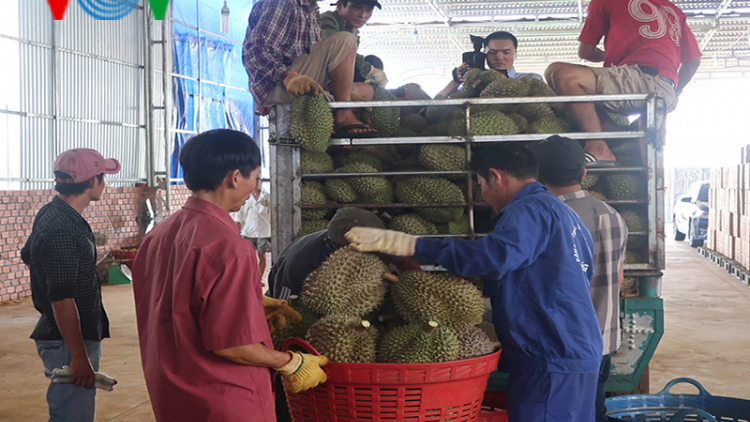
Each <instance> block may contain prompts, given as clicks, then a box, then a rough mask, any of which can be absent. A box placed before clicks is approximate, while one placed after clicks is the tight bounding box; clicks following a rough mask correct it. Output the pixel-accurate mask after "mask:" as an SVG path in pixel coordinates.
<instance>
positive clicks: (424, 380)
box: [283, 337, 500, 422]
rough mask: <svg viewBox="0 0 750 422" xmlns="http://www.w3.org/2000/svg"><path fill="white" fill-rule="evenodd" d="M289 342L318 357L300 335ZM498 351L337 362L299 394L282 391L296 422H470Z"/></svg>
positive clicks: (474, 416) (477, 408)
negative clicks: (410, 360)
mask: <svg viewBox="0 0 750 422" xmlns="http://www.w3.org/2000/svg"><path fill="white" fill-rule="evenodd" d="M293 345H297V346H301V347H302V348H304V349H305V350H307V351H308V352H309V353H312V354H315V355H319V353H318V351H317V350H315V348H313V347H312V346H311V345H310V344H308V343H307V342H305V341H304V340H302V339H298V338H294V337H292V338H289V339H287V340H286V341H285V342H284V345H283V350H287V349H288V348H290V347H291V346H293ZM499 359H500V351H497V352H495V353H492V354H489V355H485V356H480V357H477V358H472V359H464V360H457V361H451V362H439V363H420V364H399V363H340V362H329V363H328V365H326V366H324V367H323V369H324V370H325V372H326V374H327V375H328V381H326V382H325V383H324V384H321V385H319V386H317V387H315V388H313V389H310V390H307V391H303V392H301V393H297V394H294V393H289V392H286V399H287V403H288V404H289V412H290V414H291V416H292V420H293V421H294V422H319V421H320V422H323V421H325V422H357V421H371V422H375V421H408V422H443V421H452V422H473V421H476V420H477V417H478V416H479V412H480V410H481V407H482V399H483V397H484V390H485V388H486V387H487V380H488V379H489V376H490V373H491V372H492V371H494V370H495V369H497V362H498V360H499Z"/></svg>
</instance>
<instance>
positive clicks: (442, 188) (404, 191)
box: [396, 176, 464, 223]
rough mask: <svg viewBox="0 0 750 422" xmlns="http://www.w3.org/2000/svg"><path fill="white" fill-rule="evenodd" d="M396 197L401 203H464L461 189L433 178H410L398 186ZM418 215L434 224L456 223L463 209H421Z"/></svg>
mask: <svg viewBox="0 0 750 422" xmlns="http://www.w3.org/2000/svg"><path fill="white" fill-rule="evenodd" d="M396 197H397V198H398V200H399V201H401V202H418V203H425V202H464V194H463V192H461V188H459V187H458V186H456V185H455V184H453V183H451V182H450V181H448V180H446V179H443V178H440V177H431V176H414V177H408V178H405V179H403V180H401V181H399V182H398V183H397V184H396ZM415 211H416V213H417V214H419V215H420V216H422V217H423V218H424V219H426V220H428V221H431V222H433V223H449V222H451V221H456V220H458V219H459V218H461V216H462V215H463V213H464V209H463V207H429V208H428V207H420V208H416V209H415Z"/></svg>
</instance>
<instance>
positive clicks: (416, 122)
mask: <svg viewBox="0 0 750 422" xmlns="http://www.w3.org/2000/svg"><path fill="white" fill-rule="evenodd" d="M401 126H402V127H405V128H406V129H409V130H411V131H413V132H414V133H419V132H421V131H423V130H424V129H425V128H426V127H427V126H429V123H428V122H427V119H425V118H424V117H422V116H420V115H419V114H407V115H402V116H401Z"/></svg>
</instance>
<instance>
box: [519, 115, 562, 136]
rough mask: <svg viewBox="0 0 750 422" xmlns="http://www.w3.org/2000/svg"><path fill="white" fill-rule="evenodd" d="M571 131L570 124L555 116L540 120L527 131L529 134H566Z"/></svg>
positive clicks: (544, 117)
mask: <svg viewBox="0 0 750 422" xmlns="http://www.w3.org/2000/svg"><path fill="white" fill-rule="evenodd" d="M569 130H570V126H568V123H567V122H566V121H565V120H563V119H561V118H559V117H555V116H554V115H547V116H543V117H541V118H539V119H538V120H536V121H535V122H534V123H532V124H530V125H529V127H528V128H527V129H526V132H527V133H551V134H557V133H565V132H567V131H569Z"/></svg>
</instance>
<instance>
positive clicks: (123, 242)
mask: <svg viewBox="0 0 750 422" xmlns="http://www.w3.org/2000/svg"><path fill="white" fill-rule="evenodd" d="M154 192H155V189H154V188H147V187H145V186H143V187H129V188H108V189H106V190H105V191H104V197H103V198H102V200H101V201H98V202H93V203H92V204H94V205H95V206H96V207H97V208H98V209H100V210H101V211H102V212H103V213H104V214H106V216H107V217H108V218H109V220H110V221H111V223H112V226H113V228H114V235H112V236H109V237H108V239H107V246H108V247H109V248H110V249H115V248H123V247H129V246H137V245H138V244H139V243H140V241H141V239H140V236H139V235H138V223H137V222H136V217H137V216H138V213H139V211H140V206H141V203H142V201H143V200H144V198H146V197H148V196H151V195H153V194H154ZM55 194H56V192H55V191H54V190H31V191H1V193H0V302H4V301H7V300H14V299H20V298H22V297H26V296H29V295H31V287H30V285H29V272H28V270H27V269H26V266H25V265H24V264H23V262H21V248H23V245H24V244H25V243H26V239H27V238H28V236H29V234H30V233H31V225H32V223H33V221H34V216H36V213H37V212H38V211H39V209H40V208H42V207H43V206H44V205H45V204H47V203H48V202H49V201H51V200H52V197H53V196H54V195H55ZM162 195H163V193H162ZM188 195H189V192H188V190H187V189H186V188H185V187H184V186H173V187H172V201H171V202H172V211H176V210H178V209H180V208H181V207H182V205H183V204H184V203H185V201H186V200H187V197H188ZM84 215H85V216H86V217H87V218H88V220H89V224H91V229H92V230H93V231H94V232H97V231H99V232H105V233H106V232H109V228H108V227H107V224H106V222H105V221H106V220H104V218H101V217H97V213H96V212H90V210H87V211H86V212H85V213H84Z"/></svg>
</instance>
